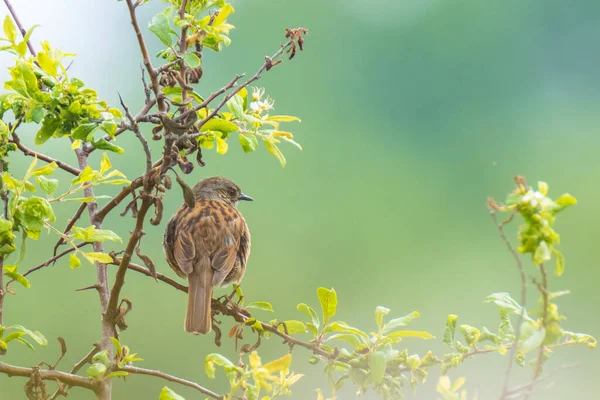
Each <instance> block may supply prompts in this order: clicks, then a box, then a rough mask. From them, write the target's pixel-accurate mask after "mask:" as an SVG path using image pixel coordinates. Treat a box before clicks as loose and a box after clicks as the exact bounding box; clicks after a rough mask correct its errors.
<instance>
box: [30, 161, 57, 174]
mask: <svg viewBox="0 0 600 400" xmlns="http://www.w3.org/2000/svg"><path fill="white" fill-rule="evenodd" d="M56 168H58V165H56V162H54V161H52V162H51V163H50V164H48V165H44V166H43V167H40V168H36V169H32V170H31V171H30V173H29V174H28V175H31V176H40V175H52V173H53V172H54V171H55V170H56Z"/></svg>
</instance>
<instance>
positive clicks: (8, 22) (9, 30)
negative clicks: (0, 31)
mask: <svg viewBox="0 0 600 400" xmlns="http://www.w3.org/2000/svg"><path fill="white" fill-rule="evenodd" d="M3 28H4V35H5V36H6V38H7V39H8V41H9V42H11V43H15V40H16V39H17V29H16V28H15V24H14V23H13V22H12V19H11V18H10V16H9V15H7V16H6V17H5V18H4V25H3Z"/></svg>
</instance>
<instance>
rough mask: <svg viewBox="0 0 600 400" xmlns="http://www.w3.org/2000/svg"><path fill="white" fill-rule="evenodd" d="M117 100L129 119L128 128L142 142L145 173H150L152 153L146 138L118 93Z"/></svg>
mask: <svg viewBox="0 0 600 400" xmlns="http://www.w3.org/2000/svg"><path fill="white" fill-rule="evenodd" d="M119 100H120V101H121V107H123V110H125V116H127V119H129V123H130V125H129V129H131V130H132V131H133V132H134V133H135V136H137V138H138V139H139V141H140V142H141V143H142V147H143V148H144V153H145V154H146V174H150V170H151V169H152V153H151V152H150V147H149V146H148V142H147V141H146V138H144V135H142V132H141V131H140V127H139V125H138V124H137V122H136V121H135V118H134V117H133V115H131V112H130V111H129V108H127V106H126V105H125V102H124V101H123V98H122V97H121V94H120V93H119Z"/></svg>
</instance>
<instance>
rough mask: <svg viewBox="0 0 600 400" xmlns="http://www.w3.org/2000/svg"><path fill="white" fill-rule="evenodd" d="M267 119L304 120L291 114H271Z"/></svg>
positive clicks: (280, 120) (282, 120)
mask: <svg viewBox="0 0 600 400" xmlns="http://www.w3.org/2000/svg"><path fill="white" fill-rule="evenodd" d="M266 120H267V121H279V122H292V121H298V122H302V121H300V118H298V117H293V116H290V115H271V116H269V117H267V118H266Z"/></svg>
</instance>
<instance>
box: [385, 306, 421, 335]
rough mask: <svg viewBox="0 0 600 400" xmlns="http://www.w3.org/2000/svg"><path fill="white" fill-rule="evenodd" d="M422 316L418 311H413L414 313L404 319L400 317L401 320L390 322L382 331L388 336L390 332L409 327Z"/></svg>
mask: <svg viewBox="0 0 600 400" xmlns="http://www.w3.org/2000/svg"><path fill="white" fill-rule="evenodd" d="M420 316H421V314H419V313H418V312H416V311H413V312H412V313H410V314H408V315H405V316H404V317H400V318H394V319H392V320H390V321H389V322H388V323H387V324H385V325H384V326H383V329H382V330H381V332H382V333H383V334H386V333H388V332H390V331H393V330H395V329H396V328H399V327H401V326H406V325H408V324H409V323H410V322H411V321H412V320H413V319H415V318H419V317H420Z"/></svg>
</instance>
